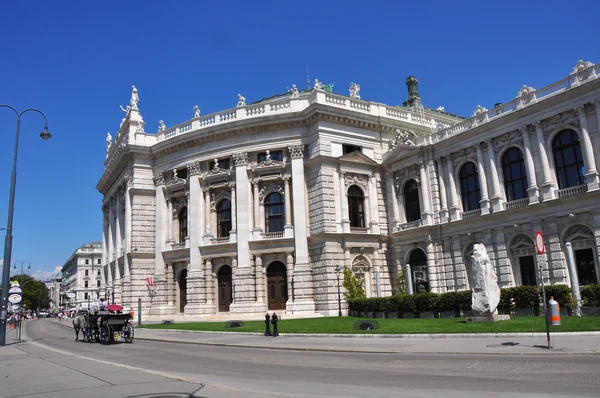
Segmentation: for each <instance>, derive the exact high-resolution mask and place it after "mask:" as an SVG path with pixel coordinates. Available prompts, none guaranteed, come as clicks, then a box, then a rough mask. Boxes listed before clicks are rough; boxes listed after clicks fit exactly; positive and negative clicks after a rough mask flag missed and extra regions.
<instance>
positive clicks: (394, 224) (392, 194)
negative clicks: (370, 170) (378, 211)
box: [385, 173, 400, 233]
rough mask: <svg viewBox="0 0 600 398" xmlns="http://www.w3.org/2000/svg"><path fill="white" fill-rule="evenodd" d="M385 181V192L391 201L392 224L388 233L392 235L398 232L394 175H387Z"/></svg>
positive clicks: (398, 219)
mask: <svg viewBox="0 0 600 398" xmlns="http://www.w3.org/2000/svg"><path fill="white" fill-rule="evenodd" d="M385 179H386V182H387V190H388V192H389V195H390V196H389V197H390V200H391V201H392V217H393V218H394V220H393V221H394V222H392V223H390V226H391V228H390V231H391V232H392V233H393V232H396V231H397V230H398V223H399V222H400V217H399V209H398V197H397V196H396V190H395V189H394V175H393V174H392V173H387V174H386V176H385Z"/></svg>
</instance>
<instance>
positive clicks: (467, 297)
mask: <svg viewBox="0 0 600 398" xmlns="http://www.w3.org/2000/svg"><path fill="white" fill-rule="evenodd" d="M456 293H457V295H458V298H457V301H458V308H459V309H461V310H463V311H467V310H470V309H471V308H472V307H473V298H472V295H473V292H472V291H471V290H462V291H460V292H456Z"/></svg>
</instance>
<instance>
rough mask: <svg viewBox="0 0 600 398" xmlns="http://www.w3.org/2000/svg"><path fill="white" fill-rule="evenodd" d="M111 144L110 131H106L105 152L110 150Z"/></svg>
mask: <svg viewBox="0 0 600 398" xmlns="http://www.w3.org/2000/svg"><path fill="white" fill-rule="evenodd" d="M111 145H112V135H110V133H106V153H108V151H110V146H111Z"/></svg>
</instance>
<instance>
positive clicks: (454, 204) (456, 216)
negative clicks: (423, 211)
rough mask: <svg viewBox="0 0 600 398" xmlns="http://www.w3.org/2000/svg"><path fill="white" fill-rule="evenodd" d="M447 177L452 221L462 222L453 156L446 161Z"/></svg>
mask: <svg viewBox="0 0 600 398" xmlns="http://www.w3.org/2000/svg"><path fill="white" fill-rule="evenodd" d="M446 166H447V169H448V170H447V171H446V172H447V173H448V174H447V176H448V196H449V197H450V220H452V221H456V220H460V218H461V214H460V207H459V205H458V200H457V191H456V184H455V182H454V165H453V164H452V156H448V158H447V161H446Z"/></svg>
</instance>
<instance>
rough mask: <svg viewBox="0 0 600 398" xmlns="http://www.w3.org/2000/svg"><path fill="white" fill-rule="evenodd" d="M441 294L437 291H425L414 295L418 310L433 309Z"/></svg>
mask: <svg viewBox="0 0 600 398" xmlns="http://www.w3.org/2000/svg"><path fill="white" fill-rule="evenodd" d="M438 297H439V295H438V294H436V293H429V292H423V293H419V294H415V295H414V299H415V310H416V311H421V312H422V311H433V310H435V309H436V308H435V305H436V302H437V301H438Z"/></svg>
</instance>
